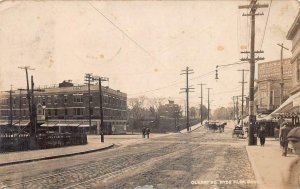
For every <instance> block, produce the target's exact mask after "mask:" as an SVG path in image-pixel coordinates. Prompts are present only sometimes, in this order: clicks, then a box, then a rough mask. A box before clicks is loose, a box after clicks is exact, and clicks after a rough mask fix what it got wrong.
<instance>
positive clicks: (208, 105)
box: [206, 88, 212, 123]
mask: <svg viewBox="0 0 300 189" xmlns="http://www.w3.org/2000/svg"><path fill="white" fill-rule="evenodd" d="M206 89H207V109H208V110H207V111H208V113H207V121H208V123H209V112H210V102H209V90H211V89H212V88H206Z"/></svg>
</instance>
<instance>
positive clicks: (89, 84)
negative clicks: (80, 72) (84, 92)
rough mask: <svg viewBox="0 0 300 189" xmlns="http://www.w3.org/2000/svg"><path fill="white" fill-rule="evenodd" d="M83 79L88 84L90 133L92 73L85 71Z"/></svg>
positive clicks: (90, 122) (90, 124)
mask: <svg viewBox="0 0 300 189" xmlns="http://www.w3.org/2000/svg"><path fill="white" fill-rule="evenodd" d="M84 79H85V80H84V81H86V82H87V83H85V84H87V85H88V95H89V98H88V100H89V101H88V103H89V134H91V126H92V118H91V81H93V74H91V73H86V74H85V77H84Z"/></svg>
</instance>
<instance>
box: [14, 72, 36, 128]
mask: <svg viewBox="0 0 300 189" xmlns="http://www.w3.org/2000/svg"><path fill="white" fill-rule="evenodd" d="M18 68H20V69H22V70H25V73H26V82H27V100H28V110H29V117H30V115H31V113H32V112H31V97H30V90H29V79H28V70H34V69H33V68H30V66H22V67H21V66H20V67H18ZM31 124H32V123H30V127H31Z"/></svg>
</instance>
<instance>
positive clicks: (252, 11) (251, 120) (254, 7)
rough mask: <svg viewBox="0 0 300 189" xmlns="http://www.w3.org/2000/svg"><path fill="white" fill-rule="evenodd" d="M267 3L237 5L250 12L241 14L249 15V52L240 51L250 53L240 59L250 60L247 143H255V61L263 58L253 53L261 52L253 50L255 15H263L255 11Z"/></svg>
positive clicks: (254, 1)
mask: <svg viewBox="0 0 300 189" xmlns="http://www.w3.org/2000/svg"><path fill="white" fill-rule="evenodd" d="M267 7H269V5H267V4H263V5H261V4H257V0H251V2H250V5H242V6H239V9H249V10H250V13H247V14H243V16H251V46H250V52H247V51H246V52H242V53H247V54H248V53H250V58H248V57H247V58H242V59H241V60H242V61H245V60H248V61H249V62H250V83H249V103H250V106H249V129H248V130H249V138H248V145H249V146H250V145H256V143H257V142H256V140H255V139H254V123H255V119H256V118H255V115H254V75H255V62H256V61H258V60H264V58H262V57H255V53H263V51H255V16H259V15H263V13H256V10H257V9H258V8H267Z"/></svg>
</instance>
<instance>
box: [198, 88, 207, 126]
mask: <svg viewBox="0 0 300 189" xmlns="http://www.w3.org/2000/svg"><path fill="white" fill-rule="evenodd" d="M198 85H200V86H201V97H200V98H201V105H200V116H201V119H200V120H201V125H202V123H203V108H202V106H203V91H202V87H203V85H206V84H204V83H200V84H198Z"/></svg>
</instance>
